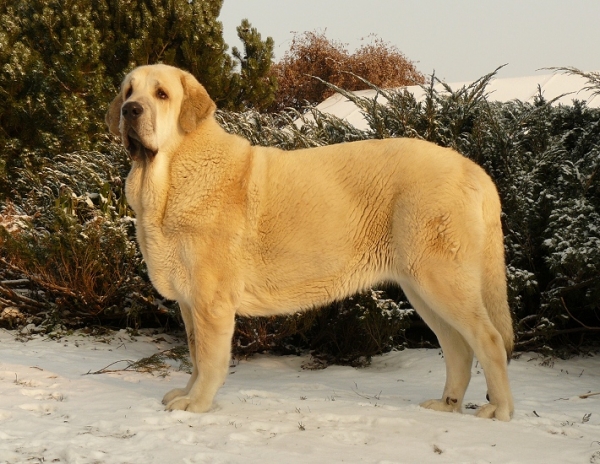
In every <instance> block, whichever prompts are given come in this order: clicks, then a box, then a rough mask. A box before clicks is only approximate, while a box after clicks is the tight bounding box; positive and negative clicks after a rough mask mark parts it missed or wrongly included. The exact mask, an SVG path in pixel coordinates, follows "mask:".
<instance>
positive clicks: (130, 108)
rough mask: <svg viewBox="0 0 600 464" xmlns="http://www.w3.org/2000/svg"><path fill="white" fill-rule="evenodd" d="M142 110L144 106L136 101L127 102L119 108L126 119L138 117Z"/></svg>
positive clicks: (131, 119) (130, 119)
mask: <svg viewBox="0 0 600 464" xmlns="http://www.w3.org/2000/svg"><path fill="white" fill-rule="evenodd" d="M143 112H144V108H143V107H142V105H140V104H139V103H138V102H127V103H125V104H124V105H123V108H121V114H122V115H123V117H124V118H125V119H126V120H128V121H133V120H135V119H137V118H139V117H140V116H141V115H142V113H143Z"/></svg>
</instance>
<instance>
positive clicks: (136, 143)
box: [126, 128, 156, 161]
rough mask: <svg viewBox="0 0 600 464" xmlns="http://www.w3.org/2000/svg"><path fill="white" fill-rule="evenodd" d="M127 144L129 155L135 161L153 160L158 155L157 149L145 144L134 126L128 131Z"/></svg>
mask: <svg viewBox="0 0 600 464" xmlns="http://www.w3.org/2000/svg"><path fill="white" fill-rule="evenodd" d="M126 145H127V146H126V148H127V151H128V152H129V156H131V159H132V160H134V161H144V160H149V161H151V160H152V159H154V157H155V156H156V151H155V150H152V149H151V148H148V147H147V146H146V145H144V142H142V139H141V138H140V136H139V135H138V133H137V132H136V131H135V130H134V129H133V128H129V130H128V131H127V144H126Z"/></svg>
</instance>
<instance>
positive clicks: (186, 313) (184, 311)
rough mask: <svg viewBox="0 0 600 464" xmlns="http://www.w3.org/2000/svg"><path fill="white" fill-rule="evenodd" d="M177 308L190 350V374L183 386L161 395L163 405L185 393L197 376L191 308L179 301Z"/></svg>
mask: <svg viewBox="0 0 600 464" xmlns="http://www.w3.org/2000/svg"><path fill="white" fill-rule="evenodd" d="M179 309H180V310H181V317H182V319H183V324H184V326H185V332H186V335H187V342H188V349H189V352H190V358H191V360H192V375H191V377H190V380H189V381H188V383H187V385H186V386H185V388H175V389H173V390H171V391H169V392H168V393H167V394H166V395H165V396H164V397H163V400H162V403H163V404H164V405H167V404H169V403H170V402H171V401H173V400H174V399H175V398H178V397H180V396H185V395H187V394H188V393H189V392H190V390H191V389H192V385H194V383H195V382H196V379H197V378H198V363H197V362H196V342H195V337H194V322H193V318H192V308H191V307H190V306H189V305H187V304H185V303H182V302H180V303H179Z"/></svg>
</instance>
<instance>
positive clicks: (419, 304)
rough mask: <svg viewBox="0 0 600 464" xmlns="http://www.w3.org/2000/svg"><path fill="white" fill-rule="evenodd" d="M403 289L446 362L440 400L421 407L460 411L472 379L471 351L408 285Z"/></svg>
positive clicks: (431, 401) (425, 402) (423, 404)
mask: <svg viewBox="0 0 600 464" xmlns="http://www.w3.org/2000/svg"><path fill="white" fill-rule="evenodd" d="M402 289H403V290H404V293H405V295H406V297H407V298H408V300H409V301H410V303H411V304H412V306H413V307H414V308H415V310H416V311H417V313H418V314H419V316H421V318H422V319H423V320H424V321H425V323H426V324H427V325H428V326H429V327H430V328H431V329H432V330H433V332H434V333H435V335H436V336H437V338H438V341H439V342H440V345H441V347H442V351H443V353H444V358H445V361H446V385H445V386H444V393H443V395H442V398H441V399H432V400H428V401H424V402H423V403H421V406H422V407H424V408H428V409H433V410H436V411H447V412H460V411H461V407H462V402H463V398H464V396H465V392H466V390H467V387H468V385H469V381H470V380H471V366H472V364H473V350H472V349H471V347H470V346H469V345H468V344H467V342H466V341H465V339H464V338H463V336H462V335H461V334H460V333H459V332H457V331H456V330H455V329H454V328H453V327H452V326H450V325H449V324H448V323H447V322H446V321H444V320H443V319H442V318H440V317H439V316H438V315H437V314H436V313H435V312H433V311H432V310H431V308H429V306H428V305H427V303H425V302H424V301H423V299H422V298H421V297H420V296H419V295H418V293H417V292H415V291H414V290H413V289H412V288H411V287H410V286H409V285H403V286H402Z"/></svg>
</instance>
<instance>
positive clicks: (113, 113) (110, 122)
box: [104, 92, 123, 135]
mask: <svg viewBox="0 0 600 464" xmlns="http://www.w3.org/2000/svg"><path fill="white" fill-rule="evenodd" d="M121 106H123V96H122V95H121V92H119V95H117V96H116V97H115V99H114V100H113V101H112V102H111V104H110V106H109V107H108V111H107V112H106V117H105V118H104V120H105V121H106V125H107V126H108V130H110V131H111V132H112V133H113V134H115V135H121V132H120V131H119V120H120V119H121Z"/></svg>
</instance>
